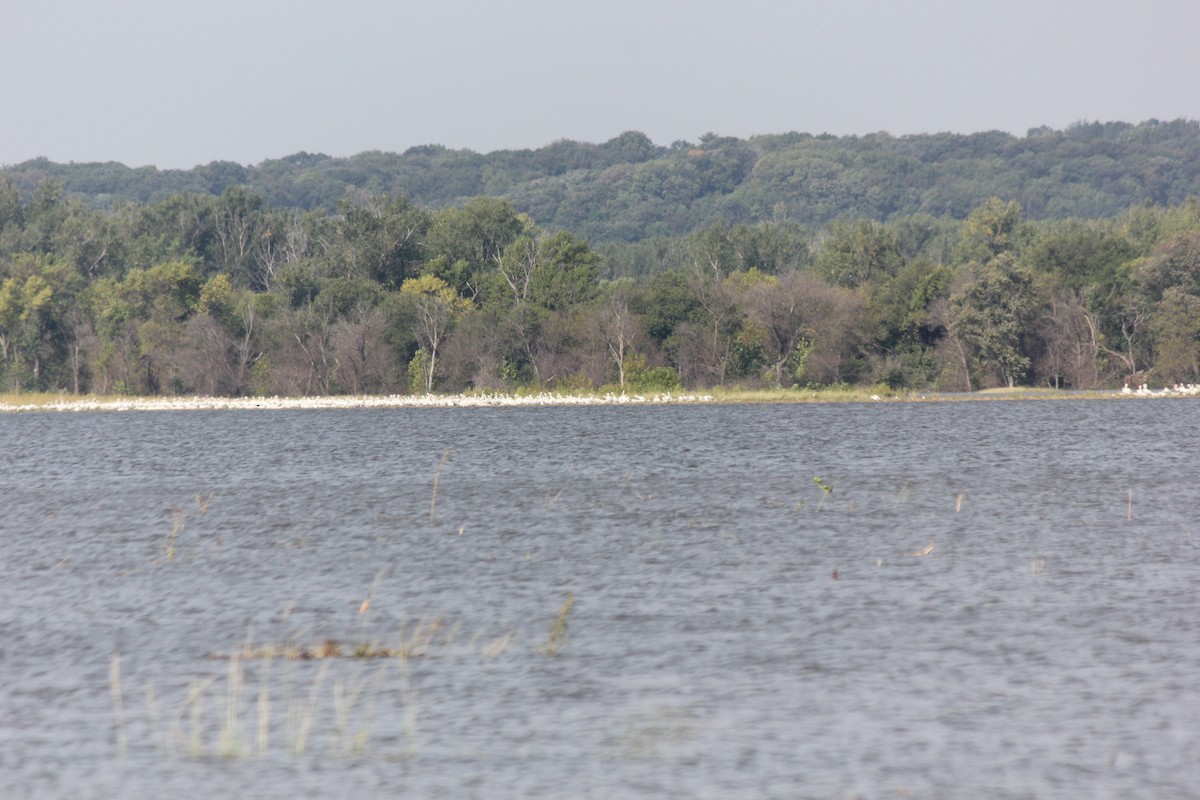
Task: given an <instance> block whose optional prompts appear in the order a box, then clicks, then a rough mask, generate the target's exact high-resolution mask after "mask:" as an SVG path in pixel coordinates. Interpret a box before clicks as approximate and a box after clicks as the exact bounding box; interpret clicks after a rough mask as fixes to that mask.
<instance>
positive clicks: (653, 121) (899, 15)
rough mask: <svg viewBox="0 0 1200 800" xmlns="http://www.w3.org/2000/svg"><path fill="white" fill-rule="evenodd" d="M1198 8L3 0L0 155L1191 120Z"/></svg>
mask: <svg viewBox="0 0 1200 800" xmlns="http://www.w3.org/2000/svg"><path fill="white" fill-rule="evenodd" d="M1198 30H1200V3H1197V2H1195V0H1177V1H1172V0H1136V2H1134V0H1120V1H1119V2H1118V1H1117V0H1006V1H1005V2H993V1H992V0H829V1H828V2H818V1H817V0H728V1H727V2H707V1H706V0H691V2H675V1H674V0H660V1H656V0H604V1H601V0H587V2H574V1H573V0H510V1H509V2H505V1H504V0H494V1H493V2H486V1H485V0H421V2H406V1H402V0H393V1H392V2H387V1H385V0H328V1H325V0H74V1H72V0H0V34H2V37H3V38H2V41H3V43H4V44H3V59H4V60H3V67H2V68H0V120H2V122H0V164H12V163H17V162H20V161H23V160H25V159H28V158H33V157H35V156H46V157H48V158H50V159H53V160H55V161H110V160H112V161H121V162H124V163H125V164H128V165H130V166H141V165H146V164H154V165H157V166H159V167H191V166H194V165H196V164H203V163H207V162H209V161H214V160H230V161H237V162H240V163H243V164H254V163H258V162H260V161H262V160H264V159H267V158H278V157H281V156H284V155H288V154H290V153H294V152H297V151H299V150H307V151H309V152H323V153H328V154H329V155H335V156H347V155H353V154H354V153H358V152H361V151H363V150H373V149H378V150H387V151H398V152H399V151H403V150H405V149H407V148H409V147H412V146H413V145H419V144H430V143H436V144H444V145H446V146H448V147H453V148H459V147H465V148H470V149H472V150H476V151H479V152H489V151H492V150H497V149H504V148H525V147H529V148H534V147H540V146H542V145H544V144H548V143H550V142H552V141H555V140H557V139H562V138H569V139H577V140H580V141H589V142H602V141H605V140H607V139H610V138H612V137H613V136H616V135H617V134H619V133H621V132H622V131H625V130H631V129H632V130H640V131H643V132H645V133H646V134H647V135H649V136H650V138H651V139H653V140H654V141H655V142H656V143H658V144H670V143H671V142H673V141H676V140H678V139H688V140H695V139H697V138H699V136H700V135H701V134H703V133H705V132H707V131H713V132H715V133H719V134H723V135H729V136H738V137H746V136H749V135H752V134H756V133H782V132H785V131H790V130H795V131H802V132H809V133H822V132H829V133H834V134H851V133H858V134H861V133H870V132H874V131H888V132H890V133H892V134H895V135H902V134H907V133H922V132H937V131H955V132H962V133H967V132H972V131H980V130H991V129H1000V130H1006V131H1011V132H1013V133H1017V134H1024V133H1025V131H1026V130H1028V129H1029V128H1031V127H1036V126H1039V125H1049V126H1051V127H1054V128H1063V127H1066V126H1067V125H1070V124H1071V123H1073V122H1077V121H1080V120H1099V121H1112V120H1119V121H1126V122H1140V121H1142V120H1145V119H1149V118H1151V117H1154V118H1158V119H1164V120H1165V119H1175V118H1178V117H1187V118H1192V119H1194V118H1200V91H1197V88H1196V80H1197V76H1200V47H1197V46H1196V42H1195V37H1196V33H1197V31H1198Z"/></svg>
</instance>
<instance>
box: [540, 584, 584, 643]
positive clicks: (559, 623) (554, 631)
mask: <svg viewBox="0 0 1200 800" xmlns="http://www.w3.org/2000/svg"><path fill="white" fill-rule="evenodd" d="M573 605H575V595H573V594H571V593H570V592H567V599H566V601H565V602H564V603H563V604H562V607H561V608H559V609H558V615H557V616H556V617H555V618H554V622H553V624H551V626H550V635H549V636H548V637H547V638H546V643H545V644H544V645H542V647H541V648H539V650H538V652H540V653H542V654H543V655H547V656H556V655H558V654H559V651H561V650H562V648H563V645H565V644H566V643H567V618H568V617H569V616H570V614H571V606H573Z"/></svg>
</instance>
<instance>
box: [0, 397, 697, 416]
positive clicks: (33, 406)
mask: <svg viewBox="0 0 1200 800" xmlns="http://www.w3.org/2000/svg"><path fill="white" fill-rule="evenodd" d="M711 402H713V397H712V396H711V395H696V394H657V395H626V394H621V395H614V394H605V395H578V396H574V395H556V394H535V395H386V396H380V395H357V396H338V397H129V398H70V397H64V398H62V399H61V400H50V401H47V402H39V403H26V404H21V403H13V404H6V403H0V412H5V411H13V412H15V411H216V410H238V411H241V410H253V409H328V408H502V407H526V406H612V405H665V404H695V403H711Z"/></svg>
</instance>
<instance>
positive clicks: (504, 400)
mask: <svg viewBox="0 0 1200 800" xmlns="http://www.w3.org/2000/svg"><path fill="white" fill-rule="evenodd" d="M1186 396H1189V395H1188V394H1182V393H1175V392H1171V391H1170V390H1164V391H1163V392H1147V393H1128V392H1122V391H1120V390H1090V391H1069V390H1061V389H1057V390H1056V389H1035V388H1022V389H1014V390H1008V389H991V390H985V391H982V392H970V393H965V392H964V393H955V392H926V393H919V392H911V393H908V394H905V395H888V396H880V395H877V394H866V393H863V392H838V391H833V392H814V391H792V390H752V391H736V390H735V391H718V392H716V393H714V394H689V393H679V394H675V393H662V394H653V395H643V394H619V395H618V394H611V393H609V394H595V395H570V394H552V393H548V392H547V393H541V394H529V395H520V394H494V395H487V394H479V395H468V394H457V395H439V394H431V395H333V396H319V397H194V396H192V397H97V396H85V397H74V396H72V395H54V396H48V395H30V396H28V397H24V396H22V395H7V396H0V414H3V413H6V412H8V413H20V412H36V411H53V412H76V413H78V412H88V411H226V410H228V411H250V410H313V409H356V408H530V407H549V406H559V407H580V406H625V405H642V406H648V405H745V404H761V403H795V404H800V403H936V402H943V403H944V402H979V401H991V402H996V401H1021V400H1113V399H1127V398H1129V399H1132V398H1138V399H1148V398H1167V397H1186Z"/></svg>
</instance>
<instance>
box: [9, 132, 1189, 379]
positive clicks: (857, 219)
mask: <svg viewBox="0 0 1200 800" xmlns="http://www.w3.org/2000/svg"><path fill="white" fill-rule="evenodd" d="M1198 145H1200V137H1198V136H1197V126H1196V125H1195V124H1193V123H1187V122H1172V123H1165V124H1163V123H1143V124H1142V125H1137V126H1131V125H1119V124H1110V125H1081V126H1076V127H1073V128H1071V129H1069V130H1067V131H1065V132H1055V131H1032V132H1030V134H1029V135H1028V136H1026V137H1025V138H1023V139H1018V138H1014V137H1011V136H1007V135H1004V134H979V135H975V136H952V135H949V134H942V135H937V136H923V137H903V138H892V137H888V136H885V135H877V136H871V137H862V138H843V139H836V138H833V137H811V136H803V135H797V134H791V135H784V136H775V137H765V136H764V137H755V138H753V139H751V140H749V141H738V140H733V139H723V138H720V137H715V136H706V137H704V138H703V139H702V140H701V142H700V143H698V144H696V145H692V144H689V143H677V144H676V145H673V146H672V147H670V148H659V147H656V146H654V145H653V144H652V143H650V142H649V140H647V139H646V138H645V137H644V136H642V135H641V134H636V133H628V134H624V135H622V136H621V137H618V138H617V139H614V140H612V141H610V142H607V143H605V144H603V145H580V144H576V143H571V142H560V143H558V144H556V145H552V146H550V147H547V148H543V149H541V150H537V151H523V152H508V153H495V154H491V155H488V156H481V155H476V154H472V153H465V152H453V151H447V150H444V149H442V148H436V147H429V148H419V149H416V150H410V151H408V152H407V153H405V154H403V155H402V156H391V155H385V154H381V153H368V154H362V155H360V156H357V157H355V158H353V159H330V158H326V157H324V156H308V155H305V154H300V155H297V156H293V157H290V158H288V159H282V160H280V161H271V162H265V163H263V164H261V165H259V166H258V167H253V168H243V167H240V166H238V165H233V164H212V165H209V166H208V167H202V168H197V169H196V170H192V171H190V172H158V171H155V170H153V169H141V170H128V169H126V168H124V167H121V166H119V165H66V166H62V165H54V164H50V163H49V162H45V161H35V162H28V163H26V164H22V165H18V166H17V167H13V168H11V169H9V170H8V171H7V174H0V387H2V388H4V389H7V390H16V391H21V390H65V391H72V392H87V391H91V392H100V393H139V394H156V393H165V394H177V393H201V394H330V393H343V392H349V393H377V392H397V391H401V392H404V391H412V392H425V391H430V390H439V391H440V390H448V391H449V390H463V389H470V388H479V389H497V390H512V389H516V388H520V387H528V386H537V387H548V388H567V389H574V388H599V387H602V386H617V387H622V388H628V389H631V390H636V391H657V390H671V389H675V388H678V387H680V386H686V387H706V386H716V385H731V384H742V385H772V386H775V385H782V386H790V385H801V386H804V385H809V384H820V385H831V384H841V383H849V384H887V385H889V386H892V387H896V388H900V387H914V388H918V387H919V388H924V387H937V388H944V389H977V388H983V387H988V386H999V385H1008V386H1015V385H1025V384H1030V385H1047V386H1065V387H1074V388H1093V387H1102V386H1114V385H1116V386H1119V385H1120V383H1121V382H1122V381H1129V382H1131V383H1143V382H1154V383H1157V384H1170V383H1176V382H1195V381H1200V201H1196V200H1193V199H1188V198H1189V197H1191V196H1193V195H1195V196H1200V186H1198V185H1197V182H1198V181H1200V147H1198ZM501 195H503V196H501ZM130 198H132V199H130Z"/></svg>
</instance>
